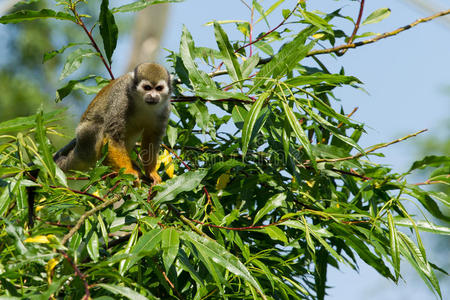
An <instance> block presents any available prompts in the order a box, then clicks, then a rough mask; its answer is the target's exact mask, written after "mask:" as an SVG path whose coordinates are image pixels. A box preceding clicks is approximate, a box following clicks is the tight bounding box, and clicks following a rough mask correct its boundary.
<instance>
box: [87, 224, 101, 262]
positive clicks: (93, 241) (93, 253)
mask: <svg viewBox="0 0 450 300" xmlns="http://www.w3.org/2000/svg"><path fill="white" fill-rule="evenodd" d="M87 251H88V254H89V256H90V258H91V259H92V260H93V261H94V262H97V261H98V258H99V256H100V254H99V251H98V235H97V232H95V231H94V232H93V233H92V236H91V238H90V239H89V242H88V244H87Z"/></svg>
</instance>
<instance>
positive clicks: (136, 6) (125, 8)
mask: <svg viewBox="0 0 450 300" xmlns="http://www.w3.org/2000/svg"><path fill="white" fill-rule="evenodd" d="M183 1H184V0H153V1H151V0H150V1H149V0H146V1H143V0H139V1H134V2H132V3H129V4H125V5H122V6H119V7H115V8H113V9H111V12H112V13H118V12H137V11H140V10H143V9H144V8H146V7H148V6H150V5H155V4H159V3H179V2H183Z"/></svg>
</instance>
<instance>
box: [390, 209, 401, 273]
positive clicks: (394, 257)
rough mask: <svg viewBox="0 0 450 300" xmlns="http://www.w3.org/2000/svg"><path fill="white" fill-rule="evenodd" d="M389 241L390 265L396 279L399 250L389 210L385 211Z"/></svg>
mask: <svg viewBox="0 0 450 300" xmlns="http://www.w3.org/2000/svg"><path fill="white" fill-rule="evenodd" d="M387 219H388V228H389V241H390V246H391V247H390V248H391V257H392V265H393V266H394V271H395V278H397V279H398V277H399V275H400V250H399V242H398V236H397V229H396V228H395V223H394V218H393V217H392V214H391V212H390V211H388V212H387Z"/></svg>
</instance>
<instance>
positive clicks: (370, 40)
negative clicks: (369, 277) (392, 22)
mask: <svg viewBox="0 0 450 300" xmlns="http://www.w3.org/2000/svg"><path fill="white" fill-rule="evenodd" d="M448 14H450V9H448V10H444V11H441V12H438V13H436V14H434V15H432V16H429V17H426V18H421V19H417V20H416V21H414V22H412V23H411V24H409V25H405V26H403V27H400V28H397V29H396V30H394V31H390V32H385V33H383V34H380V35H378V36H377V37H375V38H372V39H368V40H365V41H361V42H357V43H352V44H344V45H340V46H337V47H333V48H328V49H321V50H313V51H310V52H309V53H308V54H306V56H313V55H319V54H327V53H333V52H338V51H341V50H343V49H350V48H356V47H359V46H364V45H368V44H372V43H375V42H377V41H379V40H381V39H385V38H388V37H391V36H394V35H397V34H399V33H400V32H402V31H405V30H408V29H411V28H413V27H414V26H416V25H419V24H420V23H424V22H428V21H431V20H433V19H436V18H439V17H442V16H445V15H448Z"/></svg>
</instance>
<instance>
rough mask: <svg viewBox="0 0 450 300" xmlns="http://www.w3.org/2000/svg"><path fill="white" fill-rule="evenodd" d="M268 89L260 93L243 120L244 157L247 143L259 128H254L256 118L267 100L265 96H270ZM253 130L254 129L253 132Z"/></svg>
mask: <svg viewBox="0 0 450 300" xmlns="http://www.w3.org/2000/svg"><path fill="white" fill-rule="evenodd" d="M270 94H271V92H270V91H265V92H264V93H262V94H261V95H260V96H259V98H258V99H257V100H256V101H255V103H253V105H252V108H251V109H250V111H249V112H248V114H247V116H246V118H245V121H244V127H243V129H242V157H243V158H245V155H246V154H247V150H248V145H249V143H250V141H251V138H252V137H254V136H255V133H258V132H259V129H261V128H254V127H255V123H256V120H257V119H258V118H259V117H260V116H259V113H260V111H261V108H262V107H263V105H264V102H265V101H266V100H267V98H268V97H269V96H270ZM254 131H256V132H255V133H254Z"/></svg>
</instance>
